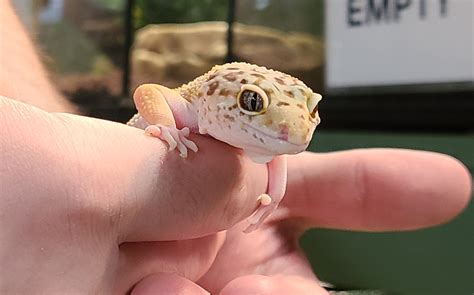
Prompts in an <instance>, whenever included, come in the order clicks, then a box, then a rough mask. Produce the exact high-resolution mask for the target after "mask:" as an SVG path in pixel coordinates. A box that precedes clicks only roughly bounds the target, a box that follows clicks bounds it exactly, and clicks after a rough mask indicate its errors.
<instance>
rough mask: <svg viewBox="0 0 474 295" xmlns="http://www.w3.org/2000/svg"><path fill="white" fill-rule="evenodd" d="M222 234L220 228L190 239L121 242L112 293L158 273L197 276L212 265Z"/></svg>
mask: <svg viewBox="0 0 474 295" xmlns="http://www.w3.org/2000/svg"><path fill="white" fill-rule="evenodd" d="M225 236H226V235H225V232H221V233H218V234H214V235H210V236H206V237H203V238H198V239H192V240H182V241H170V242H146V243H139V242H138V243H124V244H122V245H120V249H119V271H118V274H117V284H116V286H115V288H116V292H115V293H120V294H121V293H124V292H125V291H127V290H129V289H130V286H133V285H135V284H136V283H137V282H139V281H142V280H143V279H144V278H146V277H148V276H150V275H153V274H158V273H171V274H174V275H176V276H179V277H183V278H186V279H187V280H191V281H196V280H198V279H199V278H200V277H202V276H203V275H204V273H205V272H207V271H208V270H209V268H210V267H211V265H212V262H213V261H214V260H215V257H216V255H217V253H218V251H219V250H220V248H221V247H222V245H223V244H224V240H225Z"/></svg>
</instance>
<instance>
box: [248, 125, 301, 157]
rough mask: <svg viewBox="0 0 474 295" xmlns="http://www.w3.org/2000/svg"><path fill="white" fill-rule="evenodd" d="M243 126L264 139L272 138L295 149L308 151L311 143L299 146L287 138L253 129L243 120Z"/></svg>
mask: <svg viewBox="0 0 474 295" xmlns="http://www.w3.org/2000/svg"><path fill="white" fill-rule="evenodd" d="M239 121H240V122H241V123H242V124H244V125H245V127H248V128H249V129H251V130H252V131H255V132H257V133H258V134H259V135H261V136H264V137H267V138H271V139H273V140H276V141H281V142H284V143H285V144H289V145H291V146H292V147H294V148H295V149H302V150H304V149H306V147H307V146H308V145H309V141H307V142H304V143H302V144H298V143H294V142H291V141H289V140H288V139H287V138H282V137H278V136H275V135H271V134H268V133H266V132H263V131H262V130H259V129H257V128H255V127H253V126H252V125H250V124H248V123H247V122H244V121H242V120H239Z"/></svg>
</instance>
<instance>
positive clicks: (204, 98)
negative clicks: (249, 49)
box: [127, 63, 321, 232]
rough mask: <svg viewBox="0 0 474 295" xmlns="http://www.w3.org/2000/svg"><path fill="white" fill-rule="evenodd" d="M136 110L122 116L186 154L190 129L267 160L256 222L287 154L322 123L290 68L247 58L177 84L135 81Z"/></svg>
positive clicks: (312, 98)
mask: <svg viewBox="0 0 474 295" xmlns="http://www.w3.org/2000/svg"><path fill="white" fill-rule="evenodd" d="M133 98H134V102H135V105H136V107H137V110H138V113H137V114H136V115H135V116H133V117H132V118H131V119H130V121H129V122H128V123H127V124H128V125H130V126H134V127H138V128H142V129H145V132H146V133H147V134H149V135H152V136H156V137H158V138H160V139H162V140H164V141H166V142H167V143H168V144H169V147H170V150H174V149H175V148H177V149H178V150H179V152H180V155H181V156H182V157H183V158H185V157H187V154H188V149H190V150H192V151H194V152H197V150H198V148H197V146H196V145H195V144H194V143H193V142H192V141H190V140H189V139H188V138H187V137H188V135H189V133H190V132H193V133H199V134H208V135H210V136H212V137H213V138H215V139H217V140H220V141H223V142H225V143H227V144H229V145H232V146H234V147H237V148H240V149H242V150H243V151H244V152H245V154H246V155H248V156H249V157H250V158H251V159H252V160H253V161H255V162H257V163H267V166H268V172H269V179H268V189H267V194H263V195H261V196H258V198H257V199H256V201H257V202H259V203H260V205H259V207H258V209H257V211H256V212H255V213H254V214H253V215H252V217H251V218H250V220H249V222H250V226H249V227H248V228H247V230H246V231H247V232H250V231H253V230H255V229H256V228H257V227H258V226H259V225H260V224H261V223H262V222H263V221H264V220H265V219H266V217H267V216H268V215H270V214H271V213H272V212H273V211H274V210H275V209H276V208H277V206H278V204H279V203H280V201H281V199H282V198H283V196H284V193H285V189H286V158H285V156H284V155H286V154H296V153H300V152H302V151H304V150H305V149H306V148H307V146H308V145H309V143H310V141H311V138H312V135H313V132H314V129H315V128H316V126H317V125H318V124H319V123H320V118H319V113H318V103H319V101H320V100H321V95H319V94H317V93H314V92H313V91H312V90H311V89H310V88H309V87H307V86H306V85H305V84H304V83H303V82H301V81H300V80H298V79H296V78H294V77H291V76H290V75H287V74H284V73H281V72H279V71H274V70H271V69H267V68H265V67H261V66H257V65H253V64H247V63H228V64H224V65H218V66H215V67H213V68H212V69H211V70H210V71H209V72H208V73H206V74H204V75H202V76H200V77H198V78H196V79H195V80H193V81H191V82H189V83H187V84H185V85H183V86H181V87H179V88H177V89H169V88H166V87H164V86H161V85H157V84H144V85H141V86H139V87H138V88H137V89H136V90H135V93H134V95H133Z"/></svg>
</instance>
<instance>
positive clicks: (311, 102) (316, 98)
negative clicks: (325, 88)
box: [307, 93, 323, 119]
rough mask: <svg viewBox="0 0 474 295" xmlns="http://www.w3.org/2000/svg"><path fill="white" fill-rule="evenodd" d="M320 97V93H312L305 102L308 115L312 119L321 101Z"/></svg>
mask: <svg viewBox="0 0 474 295" xmlns="http://www.w3.org/2000/svg"><path fill="white" fill-rule="evenodd" d="M322 98H323V97H322V96H321V95H320V94H317V93H313V95H311V97H310V98H309V99H308V102H307V106H308V111H309V115H310V117H311V118H313V119H315V118H316V113H317V112H318V106H319V102H320V101H321V99H322Z"/></svg>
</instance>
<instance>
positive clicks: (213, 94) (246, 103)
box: [198, 63, 321, 162]
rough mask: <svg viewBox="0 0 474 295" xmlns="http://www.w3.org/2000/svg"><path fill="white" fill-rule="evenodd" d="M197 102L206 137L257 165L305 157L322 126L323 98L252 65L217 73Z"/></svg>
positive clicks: (205, 84)
mask: <svg viewBox="0 0 474 295" xmlns="http://www.w3.org/2000/svg"><path fill="white" fill-rule="evenodd" d="M198 96H200V97H201V99H199V101H200V105H199V107H198V109H199V126H200V128H201V131H202V132H203V133H208V134H210V135H211V136H213V137H215V138H217V139H219V140H221V141H224V142H226V143H228V144H230V145H233V146H236V147H239V148H241V149H243V150H244V151H245V152H246V153H247V154H248V155H249V156H250V157H251V158H253V159H254V160H256V161H258V162H267V161H269V160H270V159H271V158H272V157H273V156H276V155H281V154H296V153H299V152H302V151H304V150H305V149H306V148H307V146H308V144H309V142H310V140H311V137H312V135H313V132H314V129H315V128H316V126H317V125H318V124H319V122H320V118H319V113H318V103H319V101H320V100H321V95H319V94H317V93H314V92H313V91H312V90H311V89H310V88H309V87H307V86H306V85H305V84H304V83H303V82H301V81H300V80H298V79H296V78H294V77H291V76H289V75H287V74H284V73H281V72H278V71H274V70H269V69H266V68H265V67H260V66H256V65H252V64H247V63H230V64H225V65H222V66H216V67H214V68H213V69H212V70H211V71H210V72H209V73H208V75H207V77H206V79H205V81H203V82H202V84H201V86H200V89H199V92H198Z"/></svg>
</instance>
